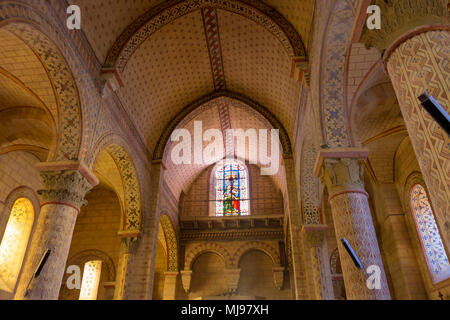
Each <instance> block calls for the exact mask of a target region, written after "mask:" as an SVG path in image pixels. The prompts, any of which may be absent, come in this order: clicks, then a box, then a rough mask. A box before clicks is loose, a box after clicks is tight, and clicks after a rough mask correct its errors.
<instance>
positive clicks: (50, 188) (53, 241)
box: [15, 161, 98, 300]
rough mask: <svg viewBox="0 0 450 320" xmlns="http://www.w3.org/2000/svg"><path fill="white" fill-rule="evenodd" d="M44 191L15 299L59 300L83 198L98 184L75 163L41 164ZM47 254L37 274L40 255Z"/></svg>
mask: <svg viewBox="0 0 450 320" xmlns="http://www.w3.org/2000/svg"><path fill="white" fill-rule="evenodd" d="M38 168H39V170H40V171H41V176H42V178H43V181H44V185H45V187H46V189H45V190H39V191H38V193H39V194H40V196H41V212H40V214H39V218H38V221H37V226H36V230H35V231H34V233H33V237H32V240H31V244H30V249H29V253H28V255H27V257H26V260H25V262H24V268H23V273H22V277H21V280H20V283H19V285H18V288H17V292H16V295H15V299H30V300H39V299H42V300H56V299H58V295H59V290H60V288H61V281H62V279H63V276H64V272H65V270H64V268H65V265H66V261H67V256H68V254H69V249H70V244H71V241H72V234H73V230H74V228H75V222H76V219H77V214H78V212H79V210H80V207H81V206H82V205H83V204H85V200H84V196H85V195H86V193H87V192H88V191H89V190H90V189H91V188H92V187H93V186H95V185H96V184H97V183H98V180H97V179H96V178H95V176H94V175H93V174H92V173H91V172H90V171H89V170H88V169H87V168H86V167H85V166H84V165H83V164H80V163H78V162H72V161H67V162H57V163H41V164H39V165H38ZM48 249H49V250H51V251H50V255H49V256H48V259H47V260H46V261H45V263H44V264H42V265H43V267H42V269H41V271H40V273H39V275H37V274H36V271H37V269H38V267H39V265H40V264H41V261H42V258H43V255H44V254H45V252H46V251H47V250H48Z"/></svg>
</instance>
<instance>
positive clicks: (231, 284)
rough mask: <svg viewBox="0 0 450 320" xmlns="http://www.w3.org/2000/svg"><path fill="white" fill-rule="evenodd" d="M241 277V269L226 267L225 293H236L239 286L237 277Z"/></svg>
mask: <svg viewBox="0 0 450 320" xmlns="http://www.w3.org/2000/svg"><path fill="white" fill-rule="evenodd" d="M240 277H241V269H226V270H225V278H226V281H227V293H228V294H229V295H234V294H236V291H237V289H238V287H239V279H240Z"/></svg>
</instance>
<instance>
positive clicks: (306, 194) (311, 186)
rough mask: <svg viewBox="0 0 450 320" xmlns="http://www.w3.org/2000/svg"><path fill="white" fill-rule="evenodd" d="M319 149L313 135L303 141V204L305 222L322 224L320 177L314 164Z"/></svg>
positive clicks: (301, 189) (301, 167)
mask: <svg viewBox="0 0 450 320" xmlns="http://www.w3.org/2000/svg"><path fill="white" fill-rule="evenodd" d="M316 156H317V151H316V148H315V147H314V144H313V142H312V141H311V137H307V138H306V139H305V142H304V143H303V149H302V156H301V157H302V159H301V161H302V162H301V166H300V170H301V177H300V179H301V188H300V191H301V196H302V204H303V219H304V223H305V224H320V223H321V222H320V220H321V219H320V213H319V179H318V178H317V177H316V176H314V165H315V162H316Z"/></svg>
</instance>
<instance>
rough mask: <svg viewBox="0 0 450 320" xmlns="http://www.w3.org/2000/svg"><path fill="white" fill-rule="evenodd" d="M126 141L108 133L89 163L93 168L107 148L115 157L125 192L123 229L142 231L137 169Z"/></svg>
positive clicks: (101, 140) (96, 147) (96, 145)
mask: <svg viewBox="0 0 450 320" xmlns="http://www.w3.org/2000/svg"><path fill="white" fill-rule="evenodd" d="M124 145H126V143H125V141H124V140H123V139H122V138H121V137H120V136H118V135H114V134H111V135H106V136H104V137H103V138H101V139H100V140H99V141H98V142H97V143H96V144H95V147H94V152H93V154H92V156H91V157H90V158H89V162H88V165H89V167H90V168H92V167H93V166H94V164H95V161H96V159H97V157H98V156H99V154H100V152H101V151H103V150H105V151H106V152H108V153H109V155H110V156H111V157H112V158H113V160H114V162H115V164H116V166H117V169H118V170H119V173H120V177H121V179H122V185H123V189H124V190H123V192H124V204H123V205H124V211H125V212H124V221H123V223H122V231H127V232H140V230H141V224H142V204H141V191H140V183H139V178H138V175H137V170H136V167H135V164H134V161H133V159H132V158H131V156H130V153H129V152H128V151H127V150H126V149H125V148H124V147H123V146H124Z"/></svg>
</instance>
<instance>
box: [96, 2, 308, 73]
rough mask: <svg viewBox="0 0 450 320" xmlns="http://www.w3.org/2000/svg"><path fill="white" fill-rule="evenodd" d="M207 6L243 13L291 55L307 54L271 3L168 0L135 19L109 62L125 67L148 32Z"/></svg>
mask: <svg viewBox="0 0 450 320" xmlns="http://www.w3.org/2000/svg"><path fill="white" fill-rule="evenodd" d="M204 7H214V8H217V9H223V10H227V11H230V12H233V13H237V14H239V15H242V16H244V17H246V18H248V19H250V20H253V21H255V22H257V23H258V24H260V25H262V26H264V27H265V28H266V29H267V30H269V31H270V32H271V33H272V34H273V35H274V36H275V37H276V38H277V39H278V40H279V41H280V42H281V43H282V45H283V46H284V47H285V49H286V51H287V52H288V54H289V56H290V57H296V56H305V49H304V46H303V42H302V40H301V38H300V36H299V35H298V33H297V31H296V30H295V29H294V28H293V27H292V25H291V24H290V23H289V22H288V21H287V20H286V19H285V18H284V17H283V16H282V15H281V14H279V13H278V12H277V11H275V10H273V9H272V7H270V6H267V5H265V4H264V3H263V2H261V1H257V0H244V1H234V0H222V1H214V0H187V1H180V0H169V1H165V2H164V3H162V4H161V5H159V6H156V7H155V8H152V9H150V10H149V11H147V12H146V13H145V14H143V15H141V16H140V17H139V18H138V19H136V20H135V21H133V23H131V24H130V25H129V26H128V27H127V29H126V30H125V31H124V32H123V33H122V34H121V35H120V36H119V37H118V38H117V40H116V42H115V43H114V45H113V46H112V48H111V49H110V51H109V52H108V55H107V58H106V60H105V65H106V66H110V67H112V66H115V67H116V68H118V69H119V70H121V71H122V70H123V69H124V68H125V66H126V64H127V62H128V60H129V59H130V57H131V56H132V55H133V53H134V51H135V50H136V49H137V48H138V47H139V46H140V44H142V43H143V42H144V41H145V40H146V39H147V38H148V37H149V36H151V35H152V34H153V33H155V32H156V31H158V30H159V29H161V28H162V27H163V26H165V25H167V24H169V23H170V22H173V21H174V20H176V19H178V18H180V17H182V16H184V15H186V14H188V13H191V12H193V11H196V10H198V9H201V8H204Z"/></svg>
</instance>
